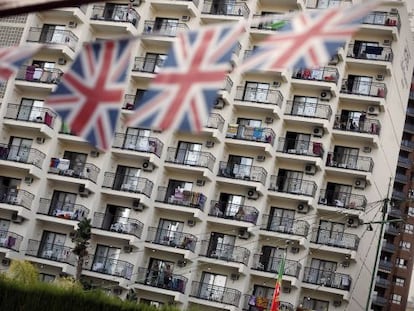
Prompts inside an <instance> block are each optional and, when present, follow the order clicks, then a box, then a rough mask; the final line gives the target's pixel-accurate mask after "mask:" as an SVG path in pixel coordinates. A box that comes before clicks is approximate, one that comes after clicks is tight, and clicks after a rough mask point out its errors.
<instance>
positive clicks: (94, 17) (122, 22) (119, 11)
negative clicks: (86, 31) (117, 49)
mask: <svg viewBox="0 0 414 311" xmlns="http://www.w3.org/2000/svg"><path fill="white" fill-rule="evenodd" d="M139 20H140V16H139V14H138V13H137V11H135V9H134V8H132V7H130V6H128V5H126V4H125V5H115V4H107V5H102V4H95V5H94V6H93V8H92V14H91V25H92V27H94V28H96V29H97V30H98V31H109V32H119V33H123V32H124V31H125V30H127V32H132V33H135V31H136V28H137V27H138V22H139ZM134 30H135V31H134Z"/></svg>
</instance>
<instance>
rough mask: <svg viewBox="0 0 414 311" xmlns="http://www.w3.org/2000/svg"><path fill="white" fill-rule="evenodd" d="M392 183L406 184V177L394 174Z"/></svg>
mask: <svg viewBox="0 0 414 311" xmlns="http://www.w3.org/2000/svg"><path fill="white" fill-rule="evenodd" d="M394 181H397V182H400V183H407V182H408V176H407V175H404V174H401V173H395V179H394Z"/></svg>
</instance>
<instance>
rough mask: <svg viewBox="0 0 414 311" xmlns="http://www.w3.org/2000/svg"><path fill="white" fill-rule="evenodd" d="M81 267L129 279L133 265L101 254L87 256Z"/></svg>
mask: <svg viewBox="0 0 414 311" xmlns="http://www.w3.org/2000/svg"><path fill="white" fill-rule="evenodd" d="M83 268H84V269H86V270H90V271H93V272H98V273H102V274H108V275H113V276H117V277H121V278H124V279H127V280H130V279H131V276H132V271H133V270H134V265H133V264H131V263H129V262H126V261H123V260H119V259H113V258H108V257H102V256H89V257H87V259H85V262H84V265H83Z"/></svg>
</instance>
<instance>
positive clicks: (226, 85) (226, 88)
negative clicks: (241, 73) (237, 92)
mask: <svg viewBox="0 0 414 311" xmlns="http://www.w3.org/2000/svg"><path fill="white" fill-rule="evenodd" d="M232 88H233V80H232V79H231V78H230V77H229V76H226V78H225V79H224V83H223V87H222V88H221V90H223V91H226V92H227V93H230V92H231V89H232Z"/></svg>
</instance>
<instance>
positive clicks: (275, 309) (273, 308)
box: [270, 256, 285, 311]
mask: <svg viewBox="0 0 414 311" xmlns="http://www.w3.org/2000/svg"><path fill="white" fill-rule="evenodd" d="M283 273H285V256H283V258H282V260H281V261H280V264H279V271H278V274H277V280H276V285H275V290H274V292H273V298H272V304H271V305H270V311H279V304H280V297H279V296H280V289H281V287H282V279H283Z"/></svg>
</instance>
